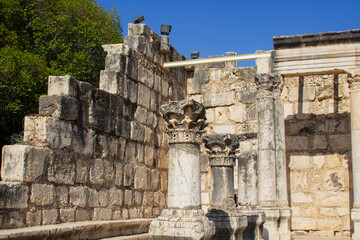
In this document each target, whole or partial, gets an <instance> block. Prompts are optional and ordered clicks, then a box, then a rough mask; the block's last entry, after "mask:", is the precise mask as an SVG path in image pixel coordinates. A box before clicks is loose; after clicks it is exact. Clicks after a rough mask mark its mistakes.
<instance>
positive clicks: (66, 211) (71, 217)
mask: <svg viewBox="0 0 360 240" xmlns="http://www.w3.org/2000/svg"><path fill="white" fill-rule="evenodd" d="M60 221H61V222H74V221H75V210H74V209H72V208H62V209H60Z"/></svg>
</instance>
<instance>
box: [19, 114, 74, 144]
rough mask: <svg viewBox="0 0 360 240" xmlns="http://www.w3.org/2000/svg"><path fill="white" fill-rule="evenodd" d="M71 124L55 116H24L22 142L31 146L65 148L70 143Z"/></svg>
mask: <svg viewBox="0 0 360 240" xmlns="http://www.w3.org/2000/svg"><path fill="white" fill-rule="evenodd" d="M72 131H73V126H72V124H71V123H69V122H65V121H61V120H59V119H57V118H52V117H42V116H26V117H25V126H24V142H26V143H29V144H31V145H33V146H48V147H51V148H59V149H61V148H65V147H69V146H70V145H71V135H72Z"/></svg>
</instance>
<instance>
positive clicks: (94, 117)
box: [89, 90, 113, 132]
mask: <svg viewBox="0 0 360 240" xmlns="http://www.w3.org/2000/svg"><path fill="white" fill-rule="evenodd" d="M109 102H110V94H109V93H107V92H105V91H102V90H97V91H95V93H94V98H93V100H92V101H91V103H90V107H89V124H90V125H91V126H92V127H94V128H96V129H99V130H102V131H105V132H110V131H111V130H113V126H112V125H111V118H110V116H111V114H110V112H111V111H110V109H109Z"/></svg>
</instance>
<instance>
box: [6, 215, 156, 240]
mask: <svg viewBox="0 0 360 240" xmlns="http://www.w3.org/2000/svg"><path fill="white" fill-rule="evenodd" d="M153 220H154V219H151V218H145V219H128V220H108V221H83V222H71V223H62V224H54V225H45V226H36V227H27V228H17V229H5V230H0V240H5V239H19V240H20V239H21V240H22V239H24V240H25V239H39V240H40V239H101V238H110V237H116V236H124V237H125V238H119V239H148V238H139V237H143V236H141V235H142V234H143V233H147V232H148V231H149V226H150V223H151V222H152V221H153ZM136 235H138V238H136ZM132 237H135V238H132ZM115 239H118V238H115Z"/></svg>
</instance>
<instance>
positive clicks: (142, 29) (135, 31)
mask: <svg viewBox="0 0 360 240" xmlns="http://www.w3.org/2000/svg"><path fill="white" fill-rule="evenodd" d="M150 31H151V30H150V28H149V27H148V26H147V25H146V24H142V23H140V24H133V23H129V24H128V35H130V36H135V35H142V36H145V37H149V36H150Z"/></svg>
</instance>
